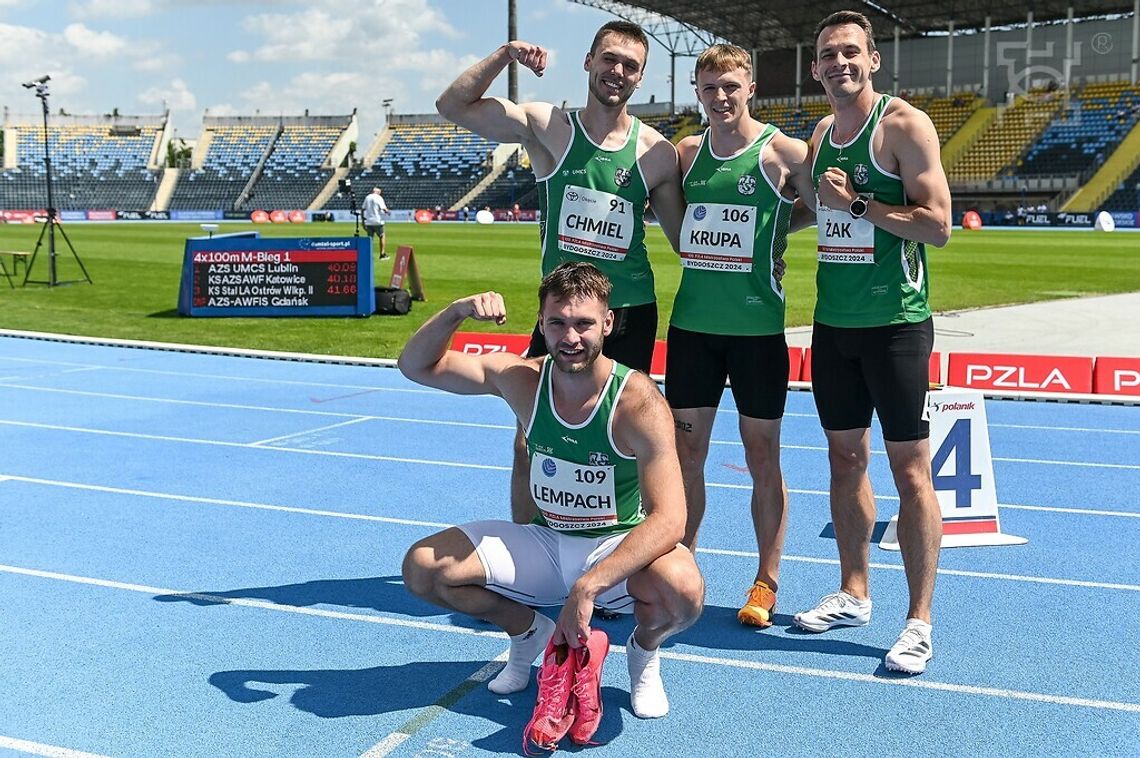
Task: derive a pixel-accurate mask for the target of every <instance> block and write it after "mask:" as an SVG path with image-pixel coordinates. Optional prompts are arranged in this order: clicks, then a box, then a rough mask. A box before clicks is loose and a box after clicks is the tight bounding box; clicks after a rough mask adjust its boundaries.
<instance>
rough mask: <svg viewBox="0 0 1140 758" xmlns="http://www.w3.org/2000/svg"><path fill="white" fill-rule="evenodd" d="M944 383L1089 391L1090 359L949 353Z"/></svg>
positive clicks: (1040, 389) (996, 387)
mask: <svg viewBox="0 0 1140 758" xmlns="http://www.w3.org/2000/svg"><path fill="white" fill-rule="evenodd" d="M947 374H948V376H947V380H946V383H947V384H949V385H952V386H954V387H973V388H974V389H982V390H985V389H993V390H1015V391H1019V392H1092V378H1093V359H1092V358H1080V357H1071V356H1053V355H1008V354H1003V353H951V354H950V370H949V371H948V372H947Z"/></svg>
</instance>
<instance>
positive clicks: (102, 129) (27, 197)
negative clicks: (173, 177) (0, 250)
mask: <svg viewBox="0 0 1140 758" xmlns="http://www.w3.org/2000/svg"><path fill="white" fill-rule="evenodd" d="M10 128H11V127H10ZM14 128H16V129H17V131H18V134H17V147H16V150H17V159H18V162H17V167H16V168H14V169H8V170H6V171H0V188H2V189H0V207H3V208H9V209H12V208H42V207H45V206H46V205H47V189H46V179H45V168H44V162H43V156H44V152H43V150H44V143H43V130H42V129H38V128H35V127H31V126H28V127H14ZM159 130H160V127H159V126H157V125H149V126H143V127H121V126H112V125H98V126H88V125H70V124H64V125H52V126H49V128H48V149H49V150H50V152H51V165H52V179H53V183H52V188H53V190H54V193H53V194H54V197H53V200H54V202H55V205H56V207H57V208H59V209H60V210H87V209H112V208H114V209H127V210H143V209H146V208H147V207H148V206H149V205H150V202H151V200H152V199H153V198H154V194H155V191H156V189H157V187H158V175H157V174H156V173H155V172H154V171H151V170H149V169H148V168H147V164H148V162H149V161H150V156H151V152H152V151H153V149H154V144H155V139H156V137H157V134H158V132H159Z"/></svg>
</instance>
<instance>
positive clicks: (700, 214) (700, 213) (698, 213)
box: [693, 205, 709, 221]
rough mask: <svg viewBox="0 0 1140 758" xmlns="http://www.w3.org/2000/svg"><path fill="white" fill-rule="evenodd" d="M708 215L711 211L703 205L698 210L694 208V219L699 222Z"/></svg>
mask: <svg viewBox="0 0 1140 758" xmlns="http://www.w3.org/2000/svg"><path fill="white" fill-rule="evenodd" d="M707 215H709V209H708V208H706V207H704V206H703V205H698V206H697V207H696V208H693V218H695V219H696V220H697V221H700V220H701V219H703V218H704V217H705V216H707Z"/></svg>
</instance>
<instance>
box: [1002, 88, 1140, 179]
mask: <svg viewBox="0 0 1140 758" xmlns="http://www.w3.org/2000/svg"><path fill="white" fill-rule="evenodd" d="M1138 118H1140V92H1138V91H1137V90H1136V89H1135V88H1134V87H1133V86H1132V85H1131V83H1130V82H1127V81H1116V82H1095V83H1092V84H1088V85H1086V86H1085V87H1084V88H1083V89H1082V90H1081V91H1080V92H1079V93H1078V94H1076V95H1074V96H1073V97H1072V98H1071V99H1070V101H1069V104H1068V105H1067V106H1066V107H1065V108H1064V110H1063V111H1062V112H1061V113H1060V114H1059V115H1058V117H1057V118H1056V119H1055V120H1054V121H1053V122H1051V123H1050V124H1049V126H1048V127H1047V128H1046V129H1045V131H1044V132H1042V134H1041V137H1040V138H1039V139H1038V140H1037V141H1036V142H1035V143H1034V144H1033V145H1032V146H1031V147H1030V148H1029V150H1028V151H1027V152H1026V154H1025V156H1024V157H1023V158H1021V159H1019V160H1018V161H1017V164H1016V165H1015V166H1013V167H1011V168H1010V170H1009V171H1008V173H1009V174H1011V175H1016V176H1086V177H1087V176H1088V175H1091V172H1092V171H1093V170H1095V169H1096V168H1097V167H1099V166H1100V165H1101V164H1102V163H1103V162H1104V160H1105V158H1107V157H1108V155H1110V154H1111V153H1112V151H1113V150H1114V149H1115V148H1116V146H1117V145H1119V144H1120V141H1121V140H1122V139H1123V138H1124V136H1125V135H1126V134H1128V132H1129V130H1131V129H1132V126H1133V125H1134V124H1135V123H1136V121H1137V119H1138Z"/></svg>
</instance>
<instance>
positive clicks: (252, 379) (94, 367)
mask: <svg viewBox="0 0 1140 758" xmlns="http://www.w3.org/2000/svg"><path fill="white" fill-rule="evenodd" d="M4 360H12V361H23V362H27V363H52V364H57V365H69V366H77V367H78V368H75V369H71V370H70V371H100V370H111V371H131V372H136V373H153V374H161V375H168V376H187V377H196V378H202V379H215V380H234V381H250V382H262V383H267V384H283V385H289V386H296V385H300V386H307V387H327V388H333V389H347V390H363V391H368V392H410V393H414V394H424V395H443V396H449V395H450V394H451V393H447V392H443V391H441V390H434V389H429V388H418V387H376V386H369V385H356V384H333V383H327V382H304V381H298V380H289V379H270V378H261V377H241V376H230V375H215V374H197V373H186V372H179V371H160V370H157V369H141V368H130V367H126V366H121V365H114V366H102V365H85V364H76V363H71V362H64V361H38V360H33V359H28V358H5V359H4ZM63 373H69V372H67V371H65V372H63ZM28 378H29V377H27V376H11V377H0V382H3V383H4V386H8V387H12V388H13V389H23V390H29V391H35V392H60V393H71V394H77V395H87V396H90V397H108V398H122V399H129V400H139V401H142V400H152V401H156V402H168V403H186V404H189V405H216V407H219V408H239V409H240V408H249V409H251V410H274V411H279V412H293V413H306V412H307V413H317V412H318V411H303V410H294V409H286V408H272V409H271V408H262V407H258V406H242V405H228V404H225V403H217V404H214V403H205V402H196V401H191V400H174V399H165V398H153V397H141V396H130V395H118V394H114V393H101V392H85V391H82V390H69V389H61V388H55V387H36V386H33V385H22V384H11V383H9V382H14V381H16V380H24V381H26V380H27V379H28ZM472 397H487V396H479V395H474V396H472ZM717 413H723V414H729V415H732V416H738V415H739V412H738V411H736V410H735V409H732V408H719V409H717ZM784 416H786V417H792V418H818V416H817V415H816V414H814V413H798V412H787V413H785V414H784ZM406 420H408V421H419V420H420V419H406ZM989 426H990V428H993V429H1026V430H1040V431H1055V432H1081V433H1090V434H1102V433H1103V434H1135V435H1140V429H1110V428H1099V427H1080V426H1048V425H1042V424H1004V423H996V422H990V423H989ZM714 444H725V445H731V444H736V445H739V444H741V443H740V442H739V441H735V442H734V441H731V440H726V441H723V442H715V443H714ZM805 449H815V448H805ZM824 449H826V448H824ZM874 452H876V453H879V454H883V451H880V450H876V451H874Z"/></svg>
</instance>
